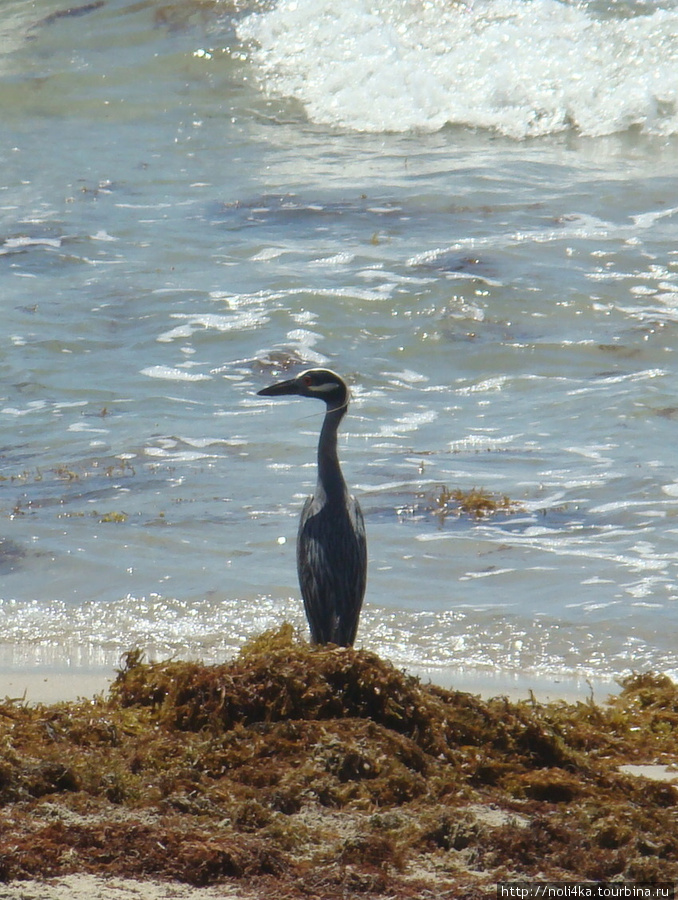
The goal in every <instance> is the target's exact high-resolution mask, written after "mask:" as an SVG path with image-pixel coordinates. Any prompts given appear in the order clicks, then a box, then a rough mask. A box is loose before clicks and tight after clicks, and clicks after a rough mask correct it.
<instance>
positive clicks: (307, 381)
mask: <svg viewBox="0 0 678 900" xmlns="http://www.w3.org/2000/svg"><path fill="white" fill-rule="evenodd" d="M304 384H305V385H306V387H310V386H311V385H312V384H313V379H312V378H311V376H310V375H306V376H305V377H304Z"/></svg>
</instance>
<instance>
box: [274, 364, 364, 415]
mask: <svg viewBox="0 0 678 900" xmlns="http://www.w3.org/2000/svg"><path fill="white" fill-rule="evenodd" d="M257 393H258V394H259V395H260V396H262V397H280V396H282V395H284V394H296V395H298V396H299V397H316V398H317V399H318V400H324V401H325V403H326V404H327V408H328V409H330V410H331V409H345V408H346V406H347V405H348V396H349V393H348V387H347V386H346V382H345V381H344V380H343V378H340V377H339V375H337V373H336V372H332V371H331V370H330V369H306V371H305V372H301V373H300V374H299V375H297V377H296V378H290V380H289V381H279V382H277V384H272V385H270V386H269V387H266V388H263V389H262V390H261V391H258V392H257Z"/></svg>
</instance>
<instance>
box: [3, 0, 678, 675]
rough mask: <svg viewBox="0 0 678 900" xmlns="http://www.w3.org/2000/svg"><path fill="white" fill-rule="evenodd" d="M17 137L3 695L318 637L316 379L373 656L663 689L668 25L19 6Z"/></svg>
mask: <svg viewBox="0 0 678 900" xmlns="http://www.w3.org/2000/svg"><path fill="white" fill-rule="evenodd" d="M67 10H68V12H67ZM0 122H1V123H2V125H1V127H0V161H1V167H0V303H1V304H2V322H3V326H2V332H1V333H0V340H1V341H2V351H1V353H0V375H1V379H2V381H1V385H0V429H1V438H0V574H1V581H0V670H4V671H11V670H15V669H17V668H25V669H31V670H32V671H35V672H40V671H45V672H46V671H49V672H58V671H66V670H68V671H71V672H73V671H92V670H103V669H110V668H112V667H113V666H115V665H117V664H118V662H119V659H120V655H121V654H122V653H124V652H125V651H126V650H128V649H130V648H132V647H141V648H142V649H144V650H145V651H146V652H147V654H148V655H149V657H151V658H163V657H167V656H176V657H180V658H202V659H204V660H206V661H219V660H223V659H226V658H228V657H230V656H231V655H232V654H233V653H235V652H236V651H237V650H238V648H239V647H240V646H241V645H242V643H243V642H244V641H245V640H246V639H247V638H248V637H250V636H252V635H254V634H256V633H258V632H260V631H261V630H263V629H265V628H272V627H277V626H278V625H279V624H280V623H281V622H283V621H290V622H292V623H293V624H294V625H295V626H297V627H298V628H299V629H300V631H302V632H303V631H304V630H305V622H304V617H303V612H302V609H301V603H300V600H299V597H298V587H297V582H296V571H295V552H294V541H295V536H296V527H297V517H298V514H299V510H300V507H301V504H302V502H303V498H304V497H305V495H306V494H307V493H308V492H309V491H310V490H311V488H312V486H313V483H314V479H315V468H314V466H315V445H316V441H317V435H318V431H319V428H320V424H321V419H322V409H321V408H318V406H320V405H319V404H318V405H314V404H313V403H312V402H311V401H302V400H300V399H298V398H289V399H288V400H280V399H279V400H275V401H274V400H270V399H268V400H267V399H264V398H259V397H257V396H256V392H257V390H258V389H260V388H261V387H263V386H265V385H266V384H268V383H270V382H272V381H273V380H276V379H278V378H282V377H289V376H290V374H291V373H295V372H297V371H300V370H301V369H302V368H303V367H306V366H309V365H328V366H330V367H332V368H335V369H337V370H338V371H339V372H341V373H342V374H343V375H344V376H345V377H346V379H347V380H348V382H349V383H350V385H351V390H352V402H351V406H350V410H349V415H348V416H347V417H346V419H345V420H344V423H343V427H342V432H341V439H340V456H341V458H342V462H343V466H344V472H345V476H346V478H347V481H348V482H349V484H350V485H351V487H352V489H353V491H354V493H355V494H356V495H357V496H358V497H359V499H360V502H361V504H362V507H363V511H364V514H365V519H366V524H367V529H368V540H369V554H370V569H369V578H368V590H367V596H366V603H365V608H364V613H363V617H362V620H361V628H360V631H359V638H358V644H359V645H360V646H363V647H366V648H368V649H370V650H374V651H377V652H378V653H380V654H383V655H384V656H386V657H388V658H390V659H391V660H393V662H394V663H395V664H396V665H398V666H402V667H405V668H408V669H410V670H413V671H420V672H424V673H428V674H430V675H431V677H433V678H436V679H441V680H444V681H446V682H450V683H458V684H464V683H467V682H474V680H475V681H478V680H482V679H483V678H484V679H485V680H486V681H488V680H489V682H491V683H492V684H493V685H496V687H497V689H498V690H501V689H503V688H504V687H506V686H507V685H511V684H513V683H516V682H517V681H520V683H521V684H531V683H537V682H538V681H539V679H546V678H550V679H556V680H562V681H563V682H567V681H569V682H584V683H585V682H586V681H587V680H591V681H592V682H594V681H595V682H605V683H608V682H610V680H611V679H614V678H617V677H619V676H622V675H624V674H626V673H628V672H630V671H633V670H640V671H645V670H648V669H652V670H656V671H662V672H667V673H668V674H670V675H673V676H674V677H676V676H678V650H677V649H676V630H677V627H678V583H677V582H678V579H677V572H678V451H677V449H676V448H677V446H678V441H677V440H676V435H677V431H678V379H677V377H676V376H677V374H678V354H677V351H678V7H677V6H676V4H675V3H673V2H667V0H661V2H634V0H627V2H606V3H601V2H598V0H592V2H581V3H569V2H556V0H485V2H475V0H474V2H472V3H455V2H442V0H428V2H414V0H383V2H380V3H367V2H365V0H342V2H341V3H336V2H334V3H329V2H325V0H279V2H277V3H275V2H258V0H240V2H236V3H227V2H216V0H184V2H182V3H177V2H169V0H103V2H95V3H83V5H82V6H76V5H73V4H68V3H65V2H59V0H34V2H32V3H26V2H25V0H5V3H4V5H3V17H2V22H0ZM472 487H477V488H481V487H482V488H483V489H485V490H487V491H489V492H491V493H492V494H493V495H494V496H496V497H503V496H504V495H505V496H507V497H509V498H510V500H511V501H513V503H514V506H513V507H512V509H511V510H510V511H504V512H500V513H498V514H496V515H493V516H489V517H485V518H481V519H474V518H471V517H469V516H466V515H458V514H455V513H454V512H452V511H449V510H443V511H442V512H441V511H440V510H439V509H438V508H437V502H436V501H437V499H438V498H440V496H441V493H443V492H444V490H448V491H452V490H454V489H462V490H468V489H470V488H472ZM448 513H449V514H448Z"/></svg>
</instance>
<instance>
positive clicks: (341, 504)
mask: <svg viewBox="0 0 678 900" xmlns="http://www.w3.org/2000/svg"><path fill="white" fill-rule="evenodd" d="M287 394H293V395H297V396H299V397H313V398H315V399H317V400H322V401H323V402H324V403H325V405H326V411H325V417H324V419H323V425H322V429H321V431H320V438H319V441H318V479H317V482H316V486H315V490H314V492H313V494H311V496H310V497H308V498H307V500H306V502H305V503H304V506H303V509H302V511H301V518H300V520H299V531H298V534H297V573H298V576H299V586H300V588H301V596H302V598H303V601H304V610H305V612H306V618H307V619H308V624H309V628H310V632H311V643H312V644H336V645H338V646H340V647H352V646H353V643H354V642H355V638H356V633H357V630H358V620H359V618H360V611H361V609H362V605H363V598H364V596H365V586H366V584H367V541H366V537H365V522H364V519H363V514H362V511H361V509H360V505H359V503H358V501H357V500H356V499H355V497H353V496H351V494H350V493H349V491H348V488H347V486H346V482H345V481H344V476H343V475H342V472H341V466H340V465H339V457H338V455H337V431H338V429H339V424H340V422H341V420H342V419H343V417H344V415H345V414H346V410H347V408H348V401H349V396H350V395H349V389H348V387H347V385H346V382H345V381H344V380H343V379H342V378H341V377H340V376H339V375H337V373H336V372H332V371H331V370H330V369H322V368H313V369H306V370H305V371H304V372H301V373H300V374H299V375H297V376H296V378H291V379H290V380H289V381H280V382H277V383H276V384H272V385H270V386H269V387H266V388H263V389H262V390H260V391H258V395H259V396H262V397H281V396H284V395H287Z"/></svg>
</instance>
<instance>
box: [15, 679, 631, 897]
mask: <svg viewBox="0 0 678 900" xmlns="http://www.w3.org/2000/svg"><path fill="white" fill-rule="evenodd" d="M404 671H405V672H406V674H408V675H414V676H415V677H417V678H419V679H420V680H421V682H422V684H427V683H431V684H435V685H438V686H440V687H444V688H452V689H454V690H458V691H463V692H465V693H469V694H473V695H477V696H480V697H482V699H484V700H489V699H492V698H494V697H507V698H508V699H509V700H512V701H518V700H527V699H529V698H530V697H531V696H534V697H535V699H536V700H538V701H539V702H542V703H549V702H552V701H558V700H562V701H565V702H567V703H576V702H577V701H586V700H589V699H591V697H593V699H594V700H595V702H597V703H604V702H605V701H606V700H607V698H608V697H609V696H611V695H616V694H618V693H619V691H620V687H619V685H618V683H617V682H616V681H614V680H612V679H602V678H600V679H591V678H588V677H585V676H579V677H577V676H558V675H536V674H534V673H515V674H510V673H506V672H496V673H488V672H482V671H468V670H462V669H440V668H436V667H425V666H416V667H415V666H413V667H411V668H409V669H405V670H404ZM116 674H117V672H116V669H115V668H108V667H97V668H85V667H82V668H80V667H79V668H63V669H62V668H59V667H56V666H48V667H39V666H20V665H18V666H10V665H5V666H2V667H0V699H4V698H10V699H12V700H25V702H26V703H29V704H43V705H46V706H49V705H51V704H54V703H69V702H72V701H75V700H91V699H93V698H94V697H96V696H98V695H101V694H107V693H108V690H109V688H110V686H111V684H112V683H113V682H114V681H115V679H116ZM0 897H1V895H0Z"/></svg>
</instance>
